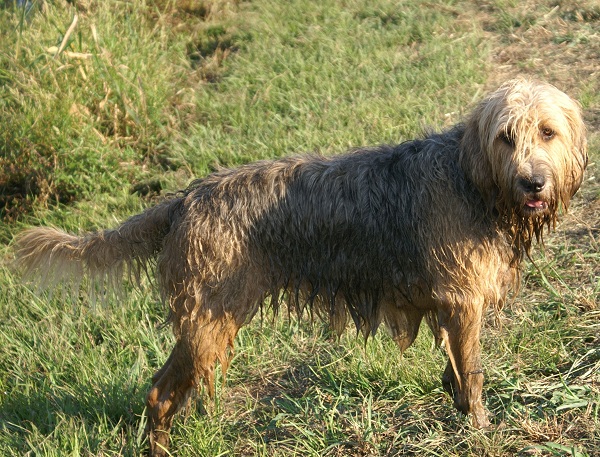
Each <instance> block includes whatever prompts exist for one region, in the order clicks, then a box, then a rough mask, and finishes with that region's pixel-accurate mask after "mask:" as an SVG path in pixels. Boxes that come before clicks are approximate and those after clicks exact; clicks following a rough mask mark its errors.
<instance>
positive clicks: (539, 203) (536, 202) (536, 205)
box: [525, 200, 546, 209]
mask: <svg viewBox="0 0 600 457" xmlns="http://www.w3.org/2000/svg"><path fill="white" fill-rule="evenodd" d="M525 204H526V205H527V206H529V207H530V208H537V209H543V208H544V207H545V206H546V203H545V202H543V201H542V200H529V201H527V202H525Z"/></svg>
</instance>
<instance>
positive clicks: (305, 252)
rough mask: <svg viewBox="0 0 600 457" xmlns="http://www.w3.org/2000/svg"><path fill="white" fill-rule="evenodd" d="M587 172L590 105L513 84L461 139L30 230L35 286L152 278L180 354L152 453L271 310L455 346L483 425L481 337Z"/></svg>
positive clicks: (452, 352) (216, 186)
mask: <svg viewBox="0 0 600 457" xmlns="http://www.w3.org/2000/svg"><path fill="white" fill-rule="evenodd" d="M586 165H587V148H586V132H585V126H584V123H583V120H582V115H581V110H580V107H579V105H578V103H577V102H576V101H574V100H572V99H571V98H569V97H568V96H567V95H566V94H564V93H563V92H561V91H559V90H558V89H556V88H555V87H553V86H551V85H549V84H545V83H541V82H535V81H531V80H528V79H524V78H518V79H515V80H511V81H508V82H506V83H505V84H503V85H502V86H501V87H499V88H498V89H497V90H496V91H494V92H492V93H491V94H490V95H489V96H487V97H486V98H485V99H484V100H483V101H482V102H481V103H480V104H478V105H477V106H476V107H475V108H474V110H473V111H472V113H471V114H470V115H469V116H468V117H467V118H466V120H465V121H464V122H463V123H460V124H458V125H456V126H454V127H452V128H450V129H448V130H446V131H443V132H442V133H432V134H428V135H426V136H425V137H423V138H421V139H417V140H414V141H409V142H405V143H401V144H399V145H393V146H379V147H372V148H363V149H356V150H352V151H350V152H347V153H345V154H342V155H338V156H333V157H323V156H318V155H312V156H295V157H287V158H282V159H278V160H270V161H260V162H256V163H251V164H248V165H244V166H241V167H239V168H236V169H232V170H220V171H217V172H215V173H213V174H211V175H209V176H207V177H206V178H204V179H200V180H197V181H195V182H193V183H192V184H191V185H190V186H189V188H187V189H186V190H184V191H181V192H178V193H177V194H174V195H172V196H171V197H170V198H168V199H166V200H165V201H163V202H162V203H159V204H158V205H157V206H155V207H152V208H150V209H148V210H146V211H145V212H143V213H142V214H139V215H136V216H133V217H132V218H131V219H129V220H127V221H126V222H124V223H123V224H122V225H121V226H119V227H117V228H115V229H112V230H105V231H99V232H97V233H90V234H85V235H82V236H74V235H70V234H67V233H64V232H62V231H59V230H56V229H53V228H33V229H29V230H26V231H25V232H24V233H23V234H21V235H20V236H19V237H18V239H17V241H16V259H17V262H18V264H19V265H20V268H22V270H23V272H24V274H25V275H26V276H28V277H37V278H38V279H40V281H41V282H42V283H43V284H45V285H50V286H52V285H55V284H56V283H57V282H60V281H63V280H67V281H68V280H70V281H73V280H74V281H75V282H77V283H79V281H80V280H81V279H82V278H83V277H84V276H87V277H88V278H90V281H91V283H92V284H97V283H110V284H118V283H119V282H120V281H122V280H123V279H129V280H131V281H133V282H139V280H140V278H141V276H142V275H143V274H144V272H145V271H146V270H147V268H148V267H149V266H150V267H152V268H154V270H155V271H156V277H157V284H158V288H159V290H160V294H161V297H162V300H163V301H164V302H165V304H167V305H168V307H169V310H170V315H169V318H168V322H170V323H171V324H172V326H173V331H174V333H175V336H176V343H175V347H174V349H173V351H172V353H171V355H170V356H169V358H168V360H167V361H166V362H165V364H164V366H163V367H162V368H161V369H160V370H158V372H157V373H156V374H155V375H154V377H153V378H152V386H151V389H150V391H149V393H148V396H147V413H148V423H147V429H146V431H147V434H148V437H149V444H150V454H151V455H153V456H162V455H166V452H167V448H168V445H169V429H170V427H171V424H172V421H173V417H174V415H175V414H176V413H177V412H178V411H179V410H180V409H181V408H182V407H183V406H185V405H186V403H187V399H188V397H189V396H190V395H191V394H192V393H193V392H194V391H195V390H196V389H198V387H199V386H200V384H201V383H204V385H205V387H206V389H207V391H208V393H209V395H213V394H214V369H215V364H216V363H217V362H219V363H220V364H221V366H222V370H223V372H225V371H226V369H227V367H228V365H229V362H230V361H231V357H232V354H233V347H234V339H235V337H236V334H237V332H238V330H239V329H240V327H241V326H242V325H244V324H246V323H247V322H249V321H250V320H251V319H252V318H253V316H254V315H255V314H256V313H257V311H258V310H259V309H261V307H263V306H270V307H271V308H273V310H274V311H275V312H276V311H277V310H278V308H279V307H280V306H281V305H282V304H284V303H285V304H287V306H289V307H291V308H292V309H296V310H297V311H298V312H299V313H302V311H303V310H304V309H310V310H312V311H313V312H314V313H316V314H318V315H319V316H322V317H323V318H324V319H326V320H328V321H329V322H330V324H331V326H332V327H333V328H334V329H335V330H336V331H338V332H341V331H342V330H343V329H344V328H345V327H346V325H347V323H348V322H349V321H350V320H352V321H353V322H354V324H355V326H356V327H357V329H358V330H359V331H361V332H362V333H363V334H364V335H365V337H368V336H369V335H372V334H374V333H375V332H376V330H377V329H378V327H379V326H380V325H381V324H385V325H386V326H387V327H388V329H389V330H390V332H391V335H392V336H393V338H394V340H395V341H396V342H397V343H398V346H399V349H400V351H401V352H402V351H404V350H405V349H406V348H408V347H409V346H410V345H411V344H412V342H413V341H414V339H415V337H416V335H417V332H418V330H419V327H420V324H421V322H422V320H423V319H424V318H425V320H426V321H427V323H428V324H429V325H430V327H431V328H432V330H433V331H434V335H435V336H436V339H437V340H439V341H440V342H443V343H444V346H445V349H446V352H447V354H448V363H447V366H446V369H445V371H444V373H443V376H442V383H443V386H444V388H445V389H446V391H448V392H449V393H450V394H451V395H452V396H453V400H454V404H455V406H456V408H457V409H458V410H459V411H461V412H463V413H465V414H470V415H471V417H472V423H473V425H474V426H476V427H487V426H488V425H489V424H490V422H489V419H488V415H487V412H486V410H485V408H484V406H483V402H482V388H483V380H484V376H483V370H482V365H481V359H480V352H481V350H480V342H479V340H480V333H481V327H482V319H483V316H484V312H485V310H486V309H487V308H488V307H490V306H491V307H496V308H500V307H501V306H502V305H503V303H504V301H505V300H506V298H507V296H508V295H509V293H510V292H511V291H512V290H515V289H516V288H517V287H518V284H519V282H520V274H519V271H520V270H519V265H520V263H521V261H522V260H523V258H524V257H525V256H529V254H530V250H531V248H532V243H533V242H534V240H536V241H540V239H541V238H543V234H544V231H545V230H547V229H552V228H554V226H555V223H556V221H557V218H558V215H559V213H560V212H562V211H566V210H567V208H568V206H569V202H570V200H571V197H572V196H573V195H574V194H575V193H576V192H577V190H578V189H579V186H580V184H581V182H582V179H583V173H584V170H585V168H586Z"/></svg>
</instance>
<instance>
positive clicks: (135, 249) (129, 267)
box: [15, 198, 181, 296]
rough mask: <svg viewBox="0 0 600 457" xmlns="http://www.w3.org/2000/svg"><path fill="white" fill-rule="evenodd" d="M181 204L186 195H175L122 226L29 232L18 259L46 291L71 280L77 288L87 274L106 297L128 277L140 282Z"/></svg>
mask: <svg viewBox="0 0 600 457" xmlns="http://www.w3.org/2000/svg"><path fill="white" fill-rule="evenodd" d="M180 206H181V199H180V198H174V199H172V200H169V201H166V202H163V203H161V204H159V205H157V206H155V207H153V208H150V209H148V210H146V211H145V212H143V213H141V214H138V215H137V216H133V217H132V218H130V219H128V220H127V221H125V222H124V223H123V224H122V225H121V226H120V227H117V228H116V229H113V230H103V231H99V232H95V233H89V234H87V235H83V236H74V235H70V234H68V233H65V232H63V231H60V230H57V229H54V228H50V227H39V228H33V229H29V230H26V231H24V232H23V233H22V234H21V235H20V236H18V238H17V239H16V243H15V263H16V265H17V267H18V268H19V269H21V270H22V272H23V275H24V276H25V278H26V279H29V280H31V281H32V282H34V283H35V284H37V285H38V286H39V287H41V288H43V289H51V288H54V287H55V286H56V285H57V284H58V283H60V282H68V283H70V284H72V285H73V286H74V288H75V289H76V290H77V289H79V285H80V284H81V282H82V280H84V278H87V279H88V280H89V285H90V287H91V289H92V290H96V291H97V292H100V294H101V295H103V294H104V291H105V289H106V288H107V287H109V288H114V287H116V286H118V285H119V284H120V282H121V281H122V279H123V277H124V276H126V275H129V276H130V277H131V278H132V279H133V280H135V281H136V283H137V284H139V282H140V280H141V277H142V275H144V274H147V271H148V267H149V266H150V265H152V263H153V262H154V259H156V257H157V256H158V254H159V252H160V251H161V249H162V243H163V240H164V238H165V236H166V235H167V234H168V233H169V231H170V229H171V225H172V223H173V221H174V219H175V218H176V217H177V214H178V213H179V211H178V209H179V208H180ZM98 289H100V290H99V291H98ZM117 290H118V289H117ZM95 295H96V294H95V293H94V296H95Z"/></svg>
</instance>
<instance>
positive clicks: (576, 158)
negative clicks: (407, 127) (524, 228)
mask: <svg viewBox="0 0 600 457" xmlns="http://www.w3.org/2000/svg"><path fill="white" fill-rule="evenodd" d="M461 161H462V163H463V167H464V168H465V171H466V173H467V174H468V175H469V176H470V178H471V179H472V180H473V182H474V184H475V185H476V186H477V187H478V188H479V189H480V191H481V192H482V194H483V195H484V197H485V198H486V201H487V202H488V203H489V204H490V206H492V207H493V208H494V209H495V210H497V211H499V212H500V214H501V215H503V216H504V217H505V218H508V220H509V221H510V223H511V224H514V223H515V218H517V219H525V220H529V222H528V224H534V225H539V224H541V225H544V224H545V223H549V222H550V221H554V220H555V218H556V214H557V211H558V209H559V208H560V207H562V208H564V209H565V210H566V209H567V208H568V206H569V202H570V199H571V197H572V196H573V195H574V194H575V192H577V189H579V186H580V184H581V181H582V179H583V172H584V169H585V167H586V165H587V147H586V137H585V125H584V123H583V119H582V116H581V110H580V108H579V104H578V103H577V102H576V101H574V100H573V99H571V98H570V97H569V96H567V95H566V94H565V93H563V92H561V91H560V90H558V89H556V88H555V87H554V86H551V85H549V84H544V83H537V82H532V81H529V80H525V79H515V80H511V81H508V82H506V83H505V84H503V85H502V86H501V87H500V88H498V89H497V90H496V91H494V92H493V93H491V94H490V95H489V96H488V97H487V98H485V99H484V100H483V101H482V102H481V103H480V104H479V105H478V106H477V107H476V108H475V110H474V111H473V113H472V114H471V116H470V117H469V119H468V120H467V122H466V123H465V133H464V136H463V139H462V143H461Z"/></svg>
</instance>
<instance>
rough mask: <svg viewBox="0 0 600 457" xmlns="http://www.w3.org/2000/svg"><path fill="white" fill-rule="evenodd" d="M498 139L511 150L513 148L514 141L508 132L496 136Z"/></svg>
mask: <svg viewBox="0 0 600 457" xmlns="http://www.w3.org/2000/svg"><path fill="white" fill-rule="evenodd" d="M498 138H500V140H502V142H503V143H504V144H507V145H508V146H510V147H511V148H514V147H515V139H514V138H513V137H512V135H510V134H509V133H508V132H502V133H501V134H500V135H498Z"/></svg>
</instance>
